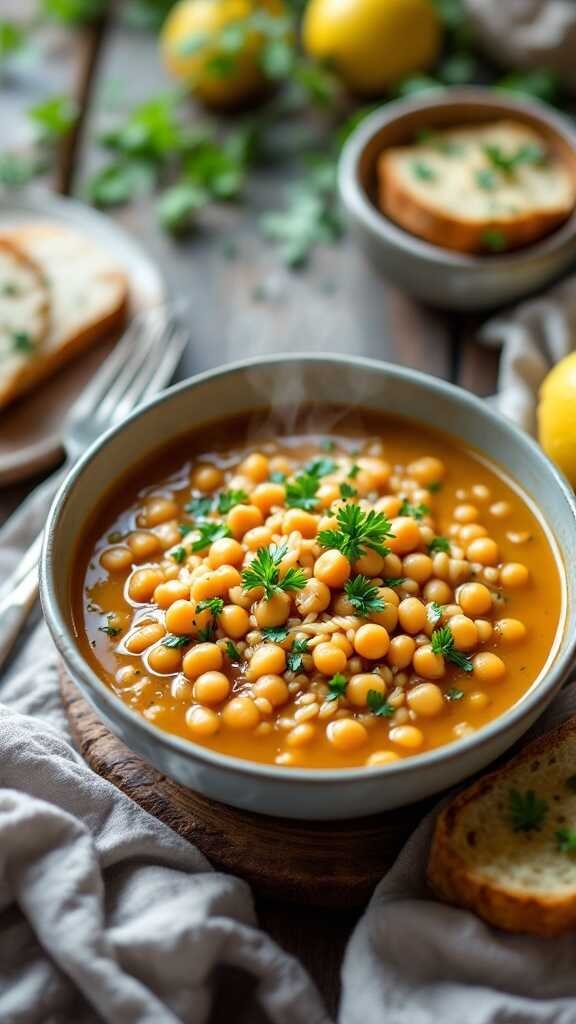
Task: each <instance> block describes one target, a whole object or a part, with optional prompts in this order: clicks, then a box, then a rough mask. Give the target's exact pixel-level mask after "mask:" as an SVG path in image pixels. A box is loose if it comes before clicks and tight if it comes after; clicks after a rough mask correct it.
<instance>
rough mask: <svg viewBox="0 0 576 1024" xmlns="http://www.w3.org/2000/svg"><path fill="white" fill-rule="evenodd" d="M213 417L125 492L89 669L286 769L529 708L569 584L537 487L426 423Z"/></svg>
mask: <svg viewBox="0 0 576 1024" xmlns="http://www.w3.org/2000/svg"><path fill="white" fill-rule="evenodd" d="M325 422H330V423H331V424H334V423H336V424H337V425H336V426H334V425H332V426H331V428H330V430H329V431H328V432H326V433H323V432H320V431H318V429H317V428H315V429H314V430H312V429H311V427H310V425H309V421H308V420H307V419H306V418H305V417H304V419H303V420H302V422H300V423H298V424H296V425H295V426H294V428H293V432H292V433H291V434H289V435H284V436H283V435H282V434H281V433H279V431H278V429H277V428H273V427H272V426H271V425H270V423H268V424H267V425H266V423H265V422H264V421H262V423H261V424H260V425H258V423H257V422H256V423H255V422H254V418H251V419H250V421H248V419H246V420H238V419H237V420H235V421H230V422H228V423H226V422H224V423H221V424H217V425H214V426H213V427H210V429H205V430H204V431H203V433H202V434H196V435H194V436H192V437H189V438H186V439H183V440H181V441H180V442H179V443H178V445H177V446H176V448H175V449H171V450H170V451H163V452H161V453H159V454H158V455H157V456H156V458H155V460H154V461H151V462H148V463H147V464H146V465H144V466H142V467H140V469H139V470H138V471H137V472H136V473H135V475H134V476H133V477H131V478H129V479H125V480H122V481H120V482H119V483H118V485H117V486H116V489H115V490H114V491H112V493H111V496H110V498H109V500H108V501H107V502H106V504H105V507H103V508H101V509H99V510H97V512H96V515H95V520H94V522H93V524H92V527H91V529H90V531H89V534H88V536H87V537H86V539H85V541H84V543H83V546H82V552H81V560H82V569H81V572H80V573H79V577H78V580H79V584H77V591H76V593H75V594H74V595H73V599H74V614H75V619H76V623H77V629H78V634H79V637H80V643H81V645H82V647H83V651H84V654H85V656H86V657H87V659H88V661H89V662H90V663H91V664H92V665H93V667H94V668H95V669H96V671H97V673H98V674H99V675H100V677H101V678H102V679H103V680H104V681H105V682H106V683H107V684H108V685H109V686H110V687H111V688H112V690H113V691H114V693H116V694H117V696H118V697H119V699H120V700H122V701H124V703H125V704H126V705H127V706H128V707H130V708H131V709H132V710H133V711H134V713H135V714H141V715H143V716H144V717H145V718H147V719H148V720H149V721H150V722H153V723H154V724H155V725H156V726H158V728H160V729H164V730H167V731H168V732H171V733H175V734H177V735H179V736H183V737H185V738H186V739H188V740H190V741H193V742H194V743H200V744H202V745H203V746H205V747H210V748H212V749H214V750H218V751H221V752H223V753H226V754H231V755H234V756H236V757H240V758H247V759H250V760H254V761H261V762H268V763H273V764H277V765H284V766H286V767H290V766H298V767H307V768H327V767H346V766H358V765H384V764H387V763H389V762H393V761H396V760H398V759H399V758H405V757H410V756H413V755H414V754H417V753H419V752H421V751H424V750H430V749H432V748H434V747H439V746H442V745H443V744H447V743H453V742H456V741H458V740H459V739H460V738H462V737H465V736H468V735H470V734H471V733H472V732H474V730H476V729H479V728H481V727H482V726H483V725H485V724H486V723H487V722H490V721H491V720H492V719H494V718H496V717H497V716H498V715H501V714H502V713H503V712H504V711H506V710H507V709H508V708H510V707H511V706H512V705H513V704H515V703H516V702H517V701H518V700H519V699H520V698H521V697H522V695H523V694H524V693H525V692H526V691H527V690H528V689H529V687H530V686H531V684H532V683H533V681H534V680H535V678H536V677H537V676H538V674H539V672H540V670H541V669H542V667H543V665H544V663H545V662H546V659H547V657H548V655H549V653H550V650H551V648H552V646H553V643H554V637H555V633H556V630H557V627H558V623H559V619H560V613H561V604H562V585H561V578H560V573H559V570H558V565H557V563H556V560H555V557H554V554H553V551H552V548H551V546H550V543H549V541H548V538H547V535H546V533H545V530H544V529H543V527H542V525H541V524H540V523H539V522H538V519H537V517H536V515H535V514H534V511H533V510H532V508H531V507H530V505H529V504H528V502H527V500H526V499H525V498H524V497H523V496H522V495H521V494H520V493H519V491H518V489H517V488H516V487H515V486H514V485H512V484H511V483H510V482H509V481H507V480H506V479H505V478H503V477H502V475H500V473H499V471H498V470H497V469H496V468H495V467H493V466H491V465H489V464H487V463H486V462H485V461H484V460H483V459H482V457H481V456H480V455H479V454H478V453H476V452H474V451H471V450H469V449H466V448H465V447H463V446H461V445H460V444H459V443H458V442H457V441H456V440H455V439H452V438H449V437H447V436H446V435H443V434H440V433H435V432H433V431H431V430H430V429H429V428H428V427H423V426H420V425H418V424H417V423H414V422H411V421H408V420H400V419H387V418H384V417H379V416H374V415H372V414H367V413H362V414H359V413H357V414H354V416H351V415H350V416H346V415H344V414H336V412H334V415H333V416H331V418H330V420H329V421H325Z"/></svg>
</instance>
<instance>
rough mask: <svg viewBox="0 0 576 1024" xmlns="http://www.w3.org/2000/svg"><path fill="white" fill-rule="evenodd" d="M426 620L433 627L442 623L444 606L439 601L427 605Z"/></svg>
mask: <svg viewBox="0 0 576 1024" xmlns="http://www.w3.org/2000/svg"><path fill="white" fill-rule="evenodd" d="M426 618H427V619H428V622H430V623H431V624H432V625H433V626H435V625H436V623H438V622H440V619H441V618H442V605H441V604H438V602H437V601H431V602H430V604H428V605H426Z"/></svg>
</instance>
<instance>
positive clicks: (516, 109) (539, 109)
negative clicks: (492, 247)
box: [337, 86, 576, 272]
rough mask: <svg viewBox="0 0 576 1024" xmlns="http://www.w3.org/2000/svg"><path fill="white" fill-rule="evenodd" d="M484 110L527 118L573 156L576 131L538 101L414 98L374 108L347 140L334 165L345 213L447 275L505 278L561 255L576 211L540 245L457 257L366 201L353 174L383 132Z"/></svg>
mask: <svg viewBox="0 0 576 1024" xmlns="http://www.w3.org/2000/svg"><path fill="white" fill-rule="evenodd" d="M470 104H483V105H485V106H486V107H491V108H493V109H494V112H495V114H496V113H498V112H500V114H502V113H503V111H504V110H507V111H508V112H509V113H510V114H514V113H517V114H526V115H528V116H530V117H533V118H535V119H536V120H537V121H540V122H541V123H542V124H544V125H546V127H547V128H551V129H552V130H553V131H555V132H556V133H557V135H559V136H561V137H562V138H563V139H564V141H565V142H566V143H567V144H568V145H569V146H570V147H571V148H572V149H573V150H574V154H575V156H576V128H575V127H573V126H572V124H571V122H570V121H569V120H568V118H567V117H564V115H563V114H561V113H560V112H558V111H556V110H553V109H552V108H551V107H549V106H548V105H547V104H545V103H544V102H542V101H540V100H537V99H523V98H521V97H517V96H508V95H506V94H505V93H498V92H495V90H494V89H492V88H490V87H489V86H459V87H453V88H441V87H438V90H430V92H426V93H424V94H421V95H417V96H415V97H408V98H406V99H400V100H394V101H393V102H391V103H387V104H385V105H384V106H380V107H378V108H377V109H376V110H375V111H373V113H372V114H369V115H368V116H367V117H366V118H365V119H364V120H363V121H361V123H360V124H359V125H358V127H357V128H356V129H355V130H354V131H353V132H352V134H351V135H350V136H349V138H348V139H347V140H346V142H345V144H344V147H343V149H342V152H341V154H340V159H339V161H338V173H337V177H338V191H339V194H340V197H341V200H342V202H343V205H344V207H345V208H346V210H347V211H348V212H349V213H351V214H353V215H354V216H355V217H357V218H358V219H359V220H360V221H361V222H362V224H363V226H364V227H365V228H367V229H368V230H369V231H370V232H371V233H372V234H376V235H380V236H384V237H385V238H387V240H388V241H389V242H392V243H393V244H394V245H395V246H396V247H397V248H399V249H401V250H402V251H403V252H406V253H408V254H410V255H412V256H417V257H419V258H420V259H421V260H423V261H427V262H431V263H435V264H436V265H441V266H443V267H445V268H447V269H450V268H451V269H455V268H458V269H459V270H471V271H473V270H481V269H487V268H488V267H494V266H497V267H498V269H499V270H502V271H503V272H505V271H506V270H507V269H508V268H512V267H516V266H518V265H519V264H523V263H531V262H533V261H535V262H537V261H538V260H539V259H540V258H544V257H546V256H547V255H549V254H550V253H555V252H556V251H557V250H558V249H562V248H563V246H564V245H566V244H568V243H569V242H570V241H572V240H573V239H574V236H575V235H576V208H575V209H574V210H573V211H572V213H571V215H570V216H569V217H568V219H567V220H566V221H564V223H563V224H561V225H560V226H559V227H557V228H556V229H555V230H553V231H552V232H551V233H550V234H548V235H546V236H545V237H544V238H542V239H540V240H539V241H535V242H532V243H530V244H529V245H526V246H524V247H523V248H519V249H514V250H512V251H511V252H507V253H506V252H505V253H490V254H489V261H488V260H487V257H486V256H481V255H473V254H470V253H460V252H457V251H456V250H454V249H447V248H444V247H443V246H441V245H434V244H433V243H432V242H427V241H426V240H425V239H423V238H419V237H418V236H417V235H412V234H411V233H410V232H409V231H405V230H404V229H403V228H401V227H400V225H398V224H395V223H394V221H392V220H390V218H389V217H386V215H385V214H384V213H381V212H380V211H379V210H378V209H377V207H375V206H374V204H373V203H372V202H371V201H370V199H369V197H368V195H367V193H366V190H365V189H364V187H363V186H362V184H361V182H360V178H359V174H358V167H359V164H360V160H361V159H362V156H363V154H364V150H365V149H366V147H367V146H368V144H369V143H370V142H371V141H372V139H373V137H374V136H375V135H377V134H378V132H380V131H381V130H382V129H383V128H385V127H387V126H388V125H390V124H392V123H394V122H395V121H398V120H399V119H400V118H402V117H404V116H405V115H407V114H413V113H418V112H420V111H427V110H428V111H431V112H433V111H434V110H438V109H444V108H446V107H467V106H469V105H470Z"/></svg>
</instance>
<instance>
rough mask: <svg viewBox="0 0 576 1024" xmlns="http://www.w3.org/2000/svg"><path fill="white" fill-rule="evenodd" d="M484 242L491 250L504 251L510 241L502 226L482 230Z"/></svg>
mask: <svg viewBox="0 0 576 1024" xmlns="http://www.w3.org/2000/svg"><path fill="white" fill-rule="evenodd" d="M481 241H482V244H483V245H484V246H485V247H486V248H487V249H489V250H490V251H491V252H504V250H505V249H506V247H507V245H508V242H507V239H506V235H505V234H504V232H503V231H501V230H500V228H486V229H485V231H483V232H482V239H481Z"/></svg>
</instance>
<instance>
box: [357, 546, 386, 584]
mask: <svg viewBox="0 0 576 1024" xmlns="http://www.w3.org/2000/svg"><path fill="white" fill-rule="evenodd" d="M383 569H384V559H383V557H382V555H379V554H378V552H377V551H371V550H370V549H369V548H368V550H367V551H365V552H364V554H363V555H362V556H361V557H360V558H358V559H357V560H356V561H355V562H354V572H357V573H361V575H362V576H370V577H372V576H380V575H381V573H382V570H383Z"/></svg>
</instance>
